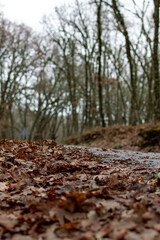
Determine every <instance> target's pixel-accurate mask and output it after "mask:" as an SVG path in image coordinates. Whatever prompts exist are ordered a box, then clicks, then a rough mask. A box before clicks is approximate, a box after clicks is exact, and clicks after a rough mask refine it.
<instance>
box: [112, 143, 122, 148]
mask: <svg viewBox="0 0 160 240" xmlns="http://www.w3.org/2000/svg"><path fill="white" fill-rule="evenodd" d="M121 148H122V146H121V145H120V144H115V145H114V149H121Z"/></svg>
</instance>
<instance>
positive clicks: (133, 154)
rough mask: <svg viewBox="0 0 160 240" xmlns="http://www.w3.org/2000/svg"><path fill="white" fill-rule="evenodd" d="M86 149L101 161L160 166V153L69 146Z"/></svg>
mask: <svg viewBox="0 0 160 240" xmlns="http://www.w3.org/2000/svg"><path fill="white" fill-rule="evenodd" d="M69 147H76V148H81V149H85V150H87V151H89V152H92V153H94V154H98V155H99V156H100V157H101V159H102V160H103V161H105V162H110V161H114V162H115V161H123V160H124V161H126V160H130V161H133V162H139V163H140V164H146V165H149V166H156V167H159V166H160V153H154V152H149V153H143V152H138V151H130V150H115V149H105V150H102V149H101V148H88V147H80V146H69Z"/></svg>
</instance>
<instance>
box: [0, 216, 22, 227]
mask: <svg viewBox="0 0 160 240" xmlns="http://www.w3.org/2000/svg"><path fill="white" fill-rule="evenodd" d="M17 223H18V220H17V219H11V218H9V217H8V216H6V215H4V214H2V215H1V214H0V225H1V226H3V227H5V228H6V229H8V230H11V229H12V228H13V227H14V226H15V225H16V224H17Z"/></svg>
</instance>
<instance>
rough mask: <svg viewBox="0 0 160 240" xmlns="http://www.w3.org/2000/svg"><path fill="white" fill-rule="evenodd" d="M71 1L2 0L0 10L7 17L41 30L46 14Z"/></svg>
mask: <svg viewBox="0 0 160 240" xmlns="http://www.w3.org/2000/svg"><path fill="white" fill-rule="evenodd" d="M71 2H72V0H0V10H1V11H2V12H3V14H4V16H5V17H6V18H7V19H9V20H11V21H13V22H17V23H25V24H26V25H28V26H30V27H32V28H33V29H34V30H38V31H39V30H41V25H40V21H41V19H42V17H43V16H44V15H49V14H51V13H52V12H53V11H54V8H55V7H57V6H60V5H62V4H64V3H65V4H69V3H71Z"/></svg>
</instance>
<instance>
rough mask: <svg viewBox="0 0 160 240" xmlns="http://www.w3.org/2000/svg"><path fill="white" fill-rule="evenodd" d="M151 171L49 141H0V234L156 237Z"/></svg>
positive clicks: (154, 174)
mask: <svg viewBox="0 0 160 240" xmlns="http://www.w3.org/2000/svg"><path fill="white" fill-rule="evenodd" d="M126 154H127V151H126ZM159 172H160V169H158V168H155V167H153V166H149V165H145V164H144V163H140V162H136V161H134V160H133V159H131V158H129V157H128V158H126V159H125V160H124V159H120V160H118V161H113V160H112V161H110V162H109V161H107V162H105V161H103V159H102V157H101V156H100V155H98V154H94V153H92V152H89V151H88V150H87V149H84V148H82V149H81V148H73V147H66V146H63V145H58V144H57V143H56V142H55V141H51V140H45V141H42V142H32V141H16V140H1V141H0V239H8V240H9V239H11V240H34V239H36V240H51V239H55V240H56V239H62V240H69V239H73V240H90V239H91V240H102V239H108V240H111V239H113V240H159V239H160V190H159V186H160V184H159V175H158V173H159Z"/></svg>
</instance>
